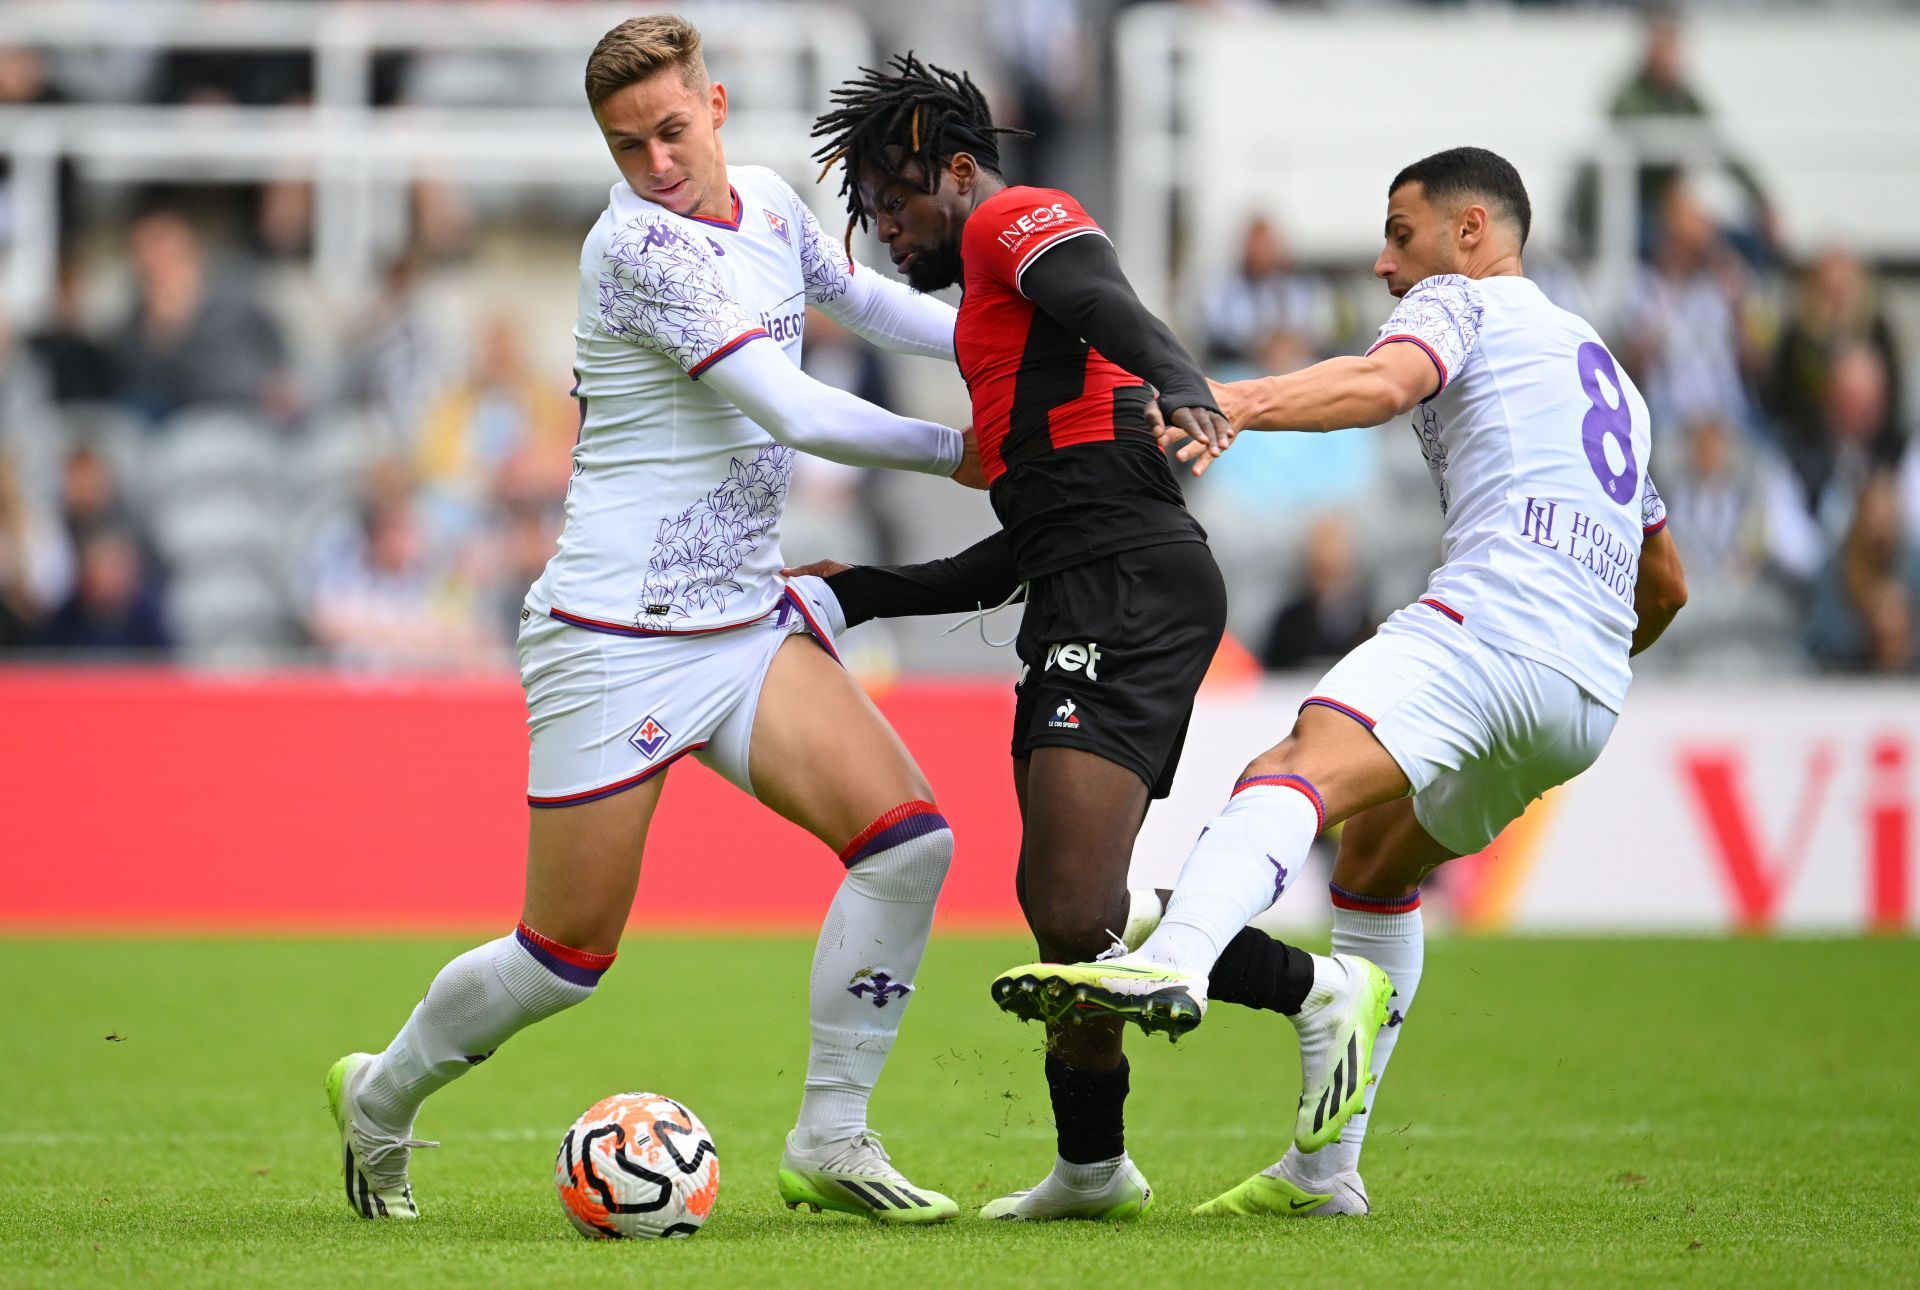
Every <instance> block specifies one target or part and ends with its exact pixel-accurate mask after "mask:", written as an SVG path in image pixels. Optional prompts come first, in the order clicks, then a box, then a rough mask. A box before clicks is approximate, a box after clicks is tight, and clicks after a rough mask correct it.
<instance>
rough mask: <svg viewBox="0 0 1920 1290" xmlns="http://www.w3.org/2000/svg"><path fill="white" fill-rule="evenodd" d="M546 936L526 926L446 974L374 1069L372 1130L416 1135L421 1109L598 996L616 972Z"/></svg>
mask: <svg viewBox="0 0 1920 1290" xmlns="http://www.w3.org/2000/svg"><path fill="white" fill-rule="evenodd" d="M613 959H614V956H613V955H611V954H588V953H586V952H584V951H582V950H575V949H570V948H569V947H567V946H565V945H561V944H560V943H559V942H557V941H552V940H549V939H547V938H546V937H544V936H542V935H540V934H539V933H538V932H536V931H534V930H533V929H532V928H530V927H528V926H527V925H526V924H524V923H522V924H521V925H520V926H519V927H518V928H516V929H515V930H514V933H513V935H511V936H503V937H501V938H500V939H499V940H497V941H488V942H487V943H486V944H485V945H480V946H476V947H475V948H473V949H470V950H468V951H467V952H466V953H465V954H462V955H461V956H460V957H458V958H456V959H454V960H453V962H451V963H449V964H447V965H446V966H445V967H443V968H441V969H440V974H439V975H438V976H436V977H434V978H433V984H432V985H431V986H429V987H428V988H427V997H426V998H424V999H422V1000H421V1001H420V1003H419V1005H418V1006H417V1007H415V1008H414V1010H413V1015H412V1016H410V1017H408V1018H407V1024H406V1025H404V1026H402V1027H400V1033H399V1034H398V1035H396V1036H394V1039H393V1042H392V1043H390V1044H388V1045H387V1050H386V1051H385V1052H383V1053H381V1054H380V1055H379V1056H378V1057H376V1058H374V1060H373V1061H372V1062H371V1063H370V1064H369V1065H368V1067H367V1073H366V1074H365V1075H364V1076H362V1077H361V1080H360V1086H359V1088H358V1090H356V1093H355V1098H356V1101H357V1102H358V1104H359V1107H360V1109H361V1111H363V1112H364V1113H365V1114H366V1115H367V1116H368V1118H370V1119H372V1120H373V1121H374V1127H376V1128H379V1129H383V1130H386V1131H387V1132H390V1133H394V1134H397V1135H400V1136H405V1135H406V1134H408V1133H410V1132H411V1131H412V1128H413V1119H414V1116H415V1115H417V1114H419V1111H420V1104H421V1103H422V1102H424V1101H426V1100H427V1096H428V1094H430V1093H432V1092H433V1091H434V1090H435V1089H439V1088H444V1087H445V1086H446V1085H448V1084H451V1083H452V1082H453V1081H454V1080H456V1079H458V1078H459V1077H460V1076H462V1075H464V1074H466V1073H467V1072H468V1071H470V1070H472V1069H473V1068H474V1067H475V1066H478V1065H479V1064H480V1063H481V1062H483V1061H485V1060H486V1059H487V1058H489V1057H491V1056H493V1050H494V1049H496V1048H498V1047H499V1046H500V1045H501V1044H503V1043H505V1042H506V1040H507V1039H508V1038H509V1037H510V1036H512V1035H513V1034H514V1033H515V1032H516V1031H519V1030H522V1029H524V1028H525V1027H527V1026H530V1025H532V1024H533V1023H534V1022H536V1021H539V1020H541V1019H542V1018H544V1017H550V1016H552V1015H553V1014H554V1013H556V1012H559V1011H561V1010H563V1009H565V1008H570V1007H572V1006H573V1005H574V1004H576V1003H579V1002H581V1001H582V1000H583V999H585V998H586V997H587V996H588V995H590V994H592V993H593V990H594V987H595V986H596V985H598V984H599V982H600V977H601V976H602V974H604V973H605V972H606V970H607V968H609V967H610V966H612V964H613Z"/></svg>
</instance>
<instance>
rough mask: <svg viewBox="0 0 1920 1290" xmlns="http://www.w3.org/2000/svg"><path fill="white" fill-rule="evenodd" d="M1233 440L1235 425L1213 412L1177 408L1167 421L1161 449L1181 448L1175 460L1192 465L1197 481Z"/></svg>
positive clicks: (1196, 408)
mask: <svg viewBox="0 0 1920 1290" xmlns="http://www.w3.org/2000/svg"><path fill="white" fill-rule="evenodd" d="M1233 436H1234V428H1233V424H1232V423H1231V422H1229V421H1228V420H1227V418H1225V417H1223V416H1221V415H1220V414H1219V413H1218V412H1215V411H1214V410H1213V409H1212V408H1198V407H1195V408H1175V409H1174V410H1173V412H1172V414H1171V415H1170V416H1168V417H1167V426H1166V429H1165V432H1164V433H1163V434H1162V436H1161V445H1162V446H1163V447H1170V446H1172V445H1173V444H1180V447H1179V448H1178V449H1176V450H1175V452H1174V454H1173V456H1174V460H1176V461H1179V462H1182V463H1190V464H1191V465H1192V467H1193V473H1194V475H1195V477H1198V476H1200V475H1204V474H1206V473H1207V467H1208V466H1211V465H1212V464H1213V461H1214V458H1216V457H1218V456H1219V455H1220V454H1221V453H1223V452H1225V451H1226V450H1227V448H1228V447H1229V446H1230V445H1231V444H1232V443H1233ZM1182 440H1185V442H1184V443H1182V442H1181V441H1182Z"/></svg>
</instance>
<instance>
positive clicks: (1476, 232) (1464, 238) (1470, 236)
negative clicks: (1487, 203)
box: [1454, 203, 1487, 251]
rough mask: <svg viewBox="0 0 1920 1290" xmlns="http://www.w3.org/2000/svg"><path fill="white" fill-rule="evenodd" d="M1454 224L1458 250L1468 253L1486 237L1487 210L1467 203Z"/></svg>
mask: <svg viewBox="0 0 1920 1290" xmlns="http://www.w3.org/2000/svg"><path fill="white" fill-rule="evenodd" d="M1454 223H1455V225H1456V226H1457V229H1458V233H1459V239H1460V249H1461V250H1463V251H1470V250H1472V249H1473V248H1474V247H1476V246H1478V245H1480V243H1481V241H1482V239H1484V238H1485V237H1486V235H1487V208H1486V207H1484V206H1480V205H1477V204H1474V203H1468V205H1467V207H1466V209H1465V210H1463V211H1461V212H1460V214H1459V217H1458V218H1457V219H1456V220H1455V221H1454Z"/></svg>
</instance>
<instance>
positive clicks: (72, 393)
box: [27, 259, 120, 403]
mask: <svg viewBox="0 0 1920 1290" xmlns="http://www.w3.org/2000/svg"><path fill="white" fill-rule="evenodd" d="M27 344H28V346H29V348H31V349H32V351H33V353H34V356H35V357H36V358H38V359H39V360H40V365H41V366H42V367H43V368H45V369H46V372H47V377H48V381H49V393H50V394H51V395H52V398H53V401H54V402H55V403H89V402H93V401H95V400H103V399H116V398H118V397H119V395H120V371H119V368H118V366H117V364H116V363H115V361H114V356H113V351H112V350H110V349H108V348H107V346H106V345H105V344H104V343H103V342H102V341H101V340H100V339H99V338H98V337H96V336H94V335H93V334H92V332H91V331H89V330H88V328H87V326H86V323H85V322H84V321H83V319H82V317H81V301H80V269H79V266H78V265H77V264H76V263H75V262H74V261H73V260H72V259H64V260H62V261H61V262H60V269H59V274H58V276H57V277H56V278H55V279H54V295H53V315H52V317H51V318H50V319H49V320H48V323H47V325H46V326H45V327H44V328H42V329H41V330H40V331H37V332H35V333H34V334H33V335H32V336H31V337H29V338H28V341H27Z"/></svg>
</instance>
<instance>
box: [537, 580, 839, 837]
mask: <svg viewBox="0 0 1920 1290" xmlns="http://www.w3.org/2000/svg"><path fill="white" fill-rule="evenodd" d="M802 631H804V632H810V633H812V634H813V636H814V637H815V639H817V640H818V641H819V642H820V643H821V645H822V647H824V648H825V649H826V651H827V652H828V653H829V654H832V653H834V647H833V638H832V636H831V634H830V633H829V632H828V631H827V629H826V627H825V626H823V625H822V620H821V618H820V616H819V615H818V614H817V613H815V612H813V610H812V608H811V607H810V606H808V605H807V604H805V603H804V602H803V601H802V600H801V599H800V597H799V596H797V595H795V594H793V592H792V591H791V590H789V591H788V592H787V594H786V595H785V596H783V597H782V599H781V601H780V603H779V604H778V605H776V606H775V607H774V608H773V609H771V610H769V611H768V612H767V613H766V615H765V616H763V617H761V618H757V619H755V620H754V621H753V622H750V623H746V624H744V625H742V626H739V627H731V628H728V629H726V630H725V631H718V632H707V633H701V634H687V635H646V636H640V635H627V634H625V633H616V632H606V631H597V630H594V629H592V628H588V627H578V626H575V625H573V624H571V623H564V622H561V621H560V620H558V619H556V618H553V617H550V616H549V615H548V614H546V613H545V612H543V611H542V610H541V609H539V608H538V607H536V606H534V605H532V604H529V605H528V606H527V607H526V608H525V609H524V610H523V611H522V612H521V615H520V641H519V646H520V688H521V689H523V690H524V691H526V695H527V728H528V730H529V731H530V733H531V735H532V740H533V747H532V750H531V755H530V757H529V759H528V766H527V803H528V805H530V806H535V807H553V806H575V805H578V804H580V803H582V802H592V801H597V800H598V799H600V798H603V797H610V796H612V795H613V794H615V793H618V792H620V791H622V790H623V789H629V788H632V787H633V786H634V785H636V784H641V783H645V782H646V781H647V780H649V779H651V778H653V777H654V776H655V775H658V774H660V773H661V772H662V771H664V770H665V769H666V768H667V767H668V766H670V765H672V764H673V763H674V762H675V761H677V760H679V759H680V758H681V757H684V756H686V755H687V754H688V753H693V754H694V755H696V756H697V757H698V758H699V759H700V760H701V761H702V762H704V763H706V764H707V765H708V766H709V767H711V768H712V769H713V770H715V771H717V772H719V774H721V775H722V776H724V777H725V778H726V779H727V780H729V781H730V782H732V783H733V784H734V785H735V786H737V787H738V788H740V789H741V790H742V791H744V792H746V793H749V794H751V793H752V792H753V786H752V784H751V782H750V781H749V779H748V776H747V752H748V745H749V744H750V742H751V741H752V738H753V717H754V713H755V712H756V711H758V709H759V706H760V686H761V683H762V682H764V681H765V680H766V676H767V669H768V667H770V666H772V664H773V656H774V653H775V651H777V650H778V649H779V648H780V646H781V644H782V643H783V642H784V641H785V640H786V639H787V637H789V636H792V635H793V634H794V633H796V632H802ZM835 657H838V655H835Z"/></svg>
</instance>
